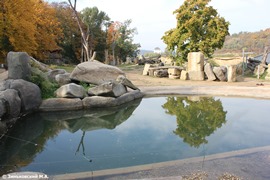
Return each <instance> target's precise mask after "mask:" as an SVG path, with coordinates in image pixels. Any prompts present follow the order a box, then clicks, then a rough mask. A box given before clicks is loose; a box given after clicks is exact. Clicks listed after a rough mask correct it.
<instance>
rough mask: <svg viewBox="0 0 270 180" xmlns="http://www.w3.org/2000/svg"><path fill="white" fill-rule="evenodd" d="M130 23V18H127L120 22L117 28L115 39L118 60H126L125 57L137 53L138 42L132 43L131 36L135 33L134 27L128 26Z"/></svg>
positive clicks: (134, 55) (133, 55)
mask: <svg viewBox="0 0 270 180" xmlns="http://www.w3.org/2000/svg"><path fill="white" fill-rule="evenodd" d="M131 23H132V21H131V19H128V20H126V21H124V23H122V25H121V26H120V28H119V34H120V36H119V38H118V39H117V41H116V44H117V47H118V48H117V50H118V52H117V54H118V57H119V59H120V60H122V61H124V62H125V61H126V58H127V57H128V56H129V57H136V56H137V54H138V53H139V50H138V48H139V47H140V44H135V43H133V37H134V35H135V34H137V29H136V28H130V24H131Z"/></svg>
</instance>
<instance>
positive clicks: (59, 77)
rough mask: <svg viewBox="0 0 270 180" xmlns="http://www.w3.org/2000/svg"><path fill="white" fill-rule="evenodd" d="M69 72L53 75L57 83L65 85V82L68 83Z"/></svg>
mask: <svg viewBox="0 0 270 180" xmlns="http://www.w3.org/2000/svg"><path fill="white" fill-rule="evenodd" d="M69 76H70V73H65V74H57V75H56V76H55V81H56V82H57V83H58V84H59V85H61V86H62V85H65V84H69V83H70V78H69Z"/></svg>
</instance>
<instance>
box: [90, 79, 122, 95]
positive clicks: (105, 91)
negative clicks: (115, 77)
mask: <svg viewBox="0 0 270 180" xmlns="http://www.w3.org/2000/svg"><path fill="white" fill-rule="evenodd" d="M126 92H127V88H126V87H125V86H124V85H122V84H120V83H117V82H106V83H103V84H101V85H99V86H96V87H93V88H90V89H89V90H88V94H89V95H95V96H106V97H119V96H121V95H123V94H125V93H126Z"/></svg>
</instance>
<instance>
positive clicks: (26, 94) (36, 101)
mask: <svg viewBox="0 0 270 180" xmlns="http://www.w3.org/2000/svg"><path fill="white" fill-rule="evenodd" d="M10 81H11V82H10V89H14V90H16V91H18V93H19V96H20V98H21V101H22V112H28V111H34V110H36V109H38V107H39V105H40V104H41V102H42V99H41V92H40V89H39V87H38V86H37V85H36V84H34V83H31V82H28V81H25V80H23V79H16V80H10Z"/></svg>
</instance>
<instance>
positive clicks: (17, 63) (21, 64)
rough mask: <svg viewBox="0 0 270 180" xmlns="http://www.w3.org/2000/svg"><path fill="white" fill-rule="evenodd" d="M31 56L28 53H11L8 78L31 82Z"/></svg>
mask: <svg viewBox="0 0 270 180" xmlns="http://www.w3.org/2000/svg"><path fill="white" fill-rule="evenodd" d="M29 61H30V56H29V55H28V54H27V53H26V52H9V53H8V55H7V64H8V78H9V79H24V80H29V79H30V77H31V66H30V64H29Z"/></svg>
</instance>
